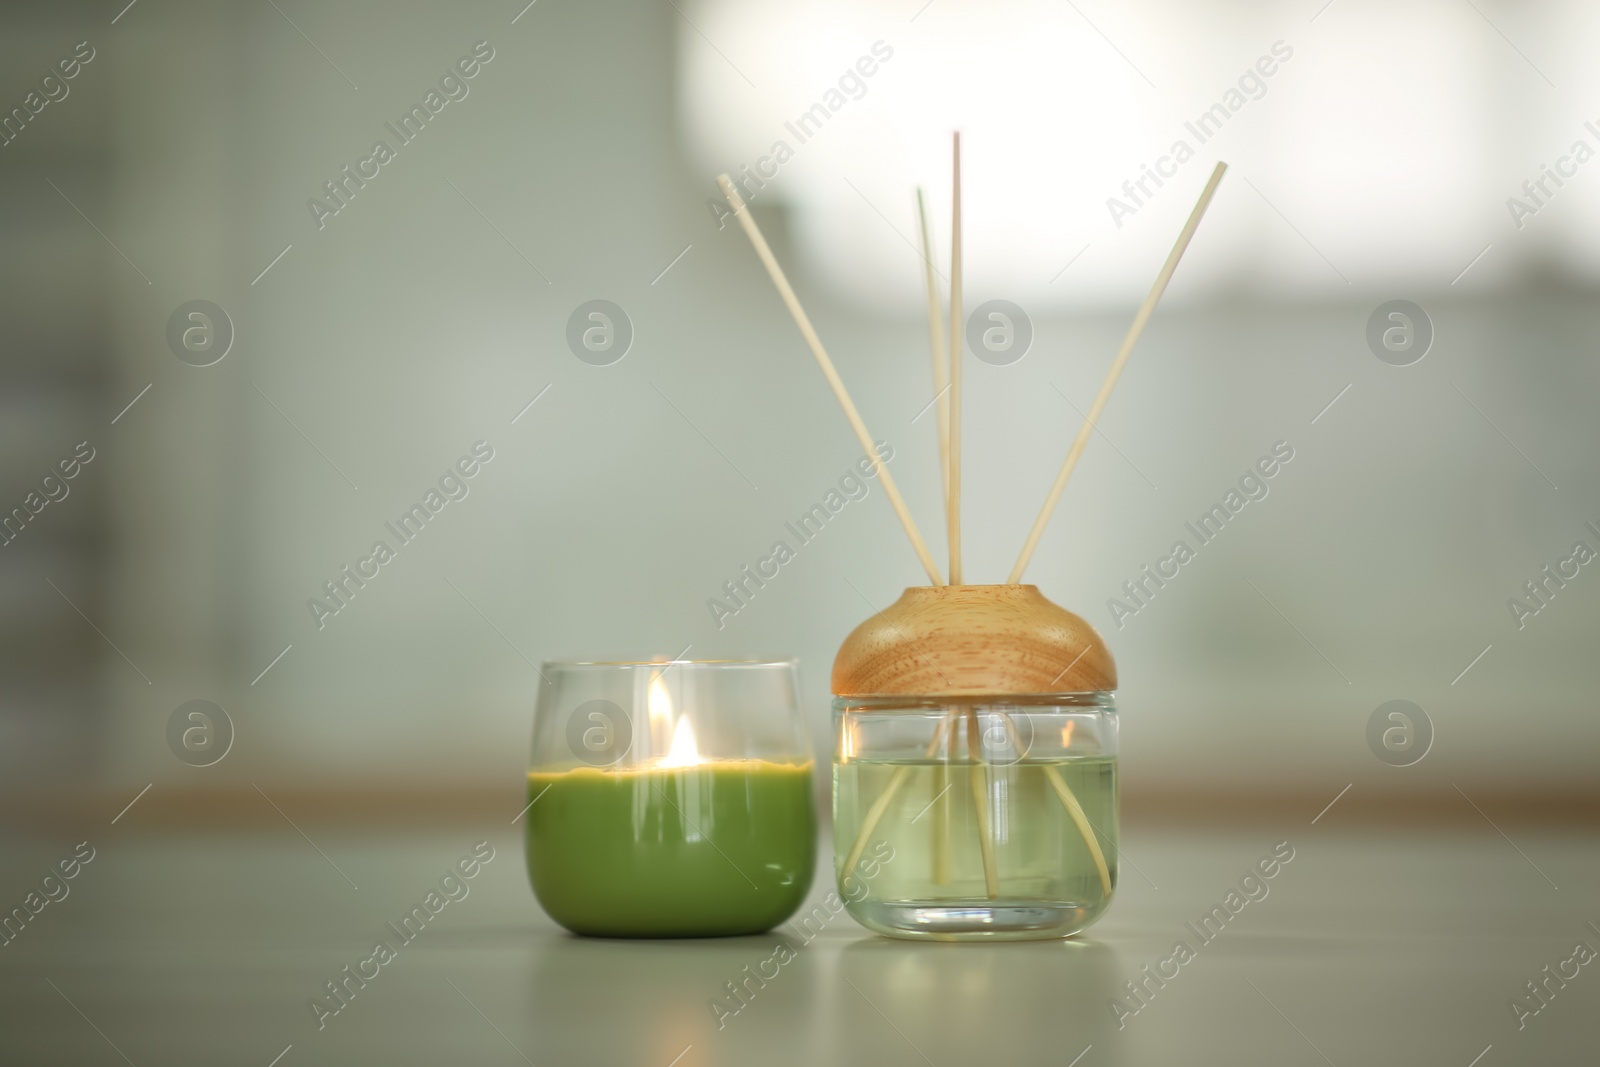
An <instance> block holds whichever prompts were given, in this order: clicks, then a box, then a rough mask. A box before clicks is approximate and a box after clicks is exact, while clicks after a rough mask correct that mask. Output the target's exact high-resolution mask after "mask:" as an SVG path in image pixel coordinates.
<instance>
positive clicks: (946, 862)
mask: <svg viewBox="0 0 1600 1067" xmlns="http://www.w3.org/2000/svg"><path fill="white" fill-rule="evenodd" d="M954 716H955V713H954V712H951V713H950V718H951V719H953V718H954ZM955 758H956V732H955V730H954V729H953V728H952V729H949V730H946V731H945V750H944V759H942V760H940V761H939V762H938V763H937V764H936V765H935V766H934V768H933V784H934V785H935V786H937V787H938V788H937V789H936V790H935V791H934V799H935V800H936V801H937V800H938V798H940V797H942V796H944V794H945V790H947V789H949V788H950V787H951V786H952V785H954V784H955V783H953V782H951V781H950V764H952V763H954V762H955ZM950 844H951V842H950V805H949V804H948V803H946V804H938V805H937V806H936V807H935V808H934V812H933V884H934V885H948V884H949V883H950Z"/></svg>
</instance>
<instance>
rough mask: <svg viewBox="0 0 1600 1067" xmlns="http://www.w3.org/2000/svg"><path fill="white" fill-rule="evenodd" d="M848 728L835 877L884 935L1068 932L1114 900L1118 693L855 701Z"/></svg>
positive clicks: (1000, 936)
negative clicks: (1115, 699)
mask: <svg viewBox="0 0 1600 1067" xmlns="http://www.w3.org/2000/svg"><path fill="white" fill-rule="evenodd" d="M834 726H835V753H834V767H833V818H834V829H833V832H834V856H835V875H836V877H837V879H838V882H839V891H840V896H841V897H842V898H843V899H844V901H845V904H846V907H848V909H849V911H850V914H851V915H852V916H853V917H854V918H855V919H856V921H858V922H859V923H861V924H862V925H863V926H865V927H867V928H868V929H869V930H873V931H875V932H877V933H880V934H886V935H889V936H891V937H905V938H919V939H929V940H944V941H970V940H1017V939H1025V938H1047V937H1066V936H1070V935H1072V934H1076V933H1078V932H1080V931H1082V930H1083V929H1085V928H1086V927H1088V926H1089V925H1090V924H1091V923H1093V922H1094V921H1095V920H1096V919H1097V918H1099V917H1100V915H1101V914H1102V913H1103V912H1104V911H1105V909H1106V907H1107V906H1108V905H1109V904H1110V902H1111V895H1112V893H1113V891H1114V890H1115V888H1116V884H1117V716H1116V706H1115V701H1114V697H1113V694H1112V693H1110V692H1093V693H1067V694H1062V693H1051V694H1039V695H1021V694H1008V695H1005V696H983V697H969V698H961V697H949V696H941V697H907V696H852V697H840V698H838V699H836V700H835V701H834ZM885 857H892V858H891V859H888V860H887V861H886V862H885V861H884V858H885Z"/></svg>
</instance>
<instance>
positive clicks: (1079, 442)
mask: <svg viewBox="0 0 1600 1067" xmlns="http://www.w3.org/2000/svg"><path fill="white" fill-rule="evenodd" d="M1227 169H1228V165H1227V164H1226V163H1220V162H1219V163H1218V164H1217V169H1216V170H1213V171H1212V172H1211V178H1210V180H1209V181H1207V182H1206V187H1205V189H1203V190H1202V191H1201V193H1200V199H1199V201H1198V202H1197V203H1196V204H1195V206H1194V210H1193V211H1192V212H1190V213H1189V221H1188V222H1186V223H1184V225H1183V231H1182V232H1181V233H1179V234H1178V240H1177V243H1176V244H1174V245H1173V246H1172V252H1171V253H1170V254H1168V256H1167V261H1166V263H1164V264H1162V267H1161V273H1160V274H1158V275H1156V280H1155V284H1154V285H1152V286H1151V287H1150V292H1149V294H1148V295H1146V296H1145V298H1144V303H1142V304H1140V305H1139V312H1138V314H1136V315H1134V317H1133V325H1131V326H1129V327H1128V334H1127V336H1126V337H1124V338H1123V339H1122V347H1121V348H1120V349H1118V350H1117V357H1116V359H1114V360H1112V362H1111V370H1110V371H1109V372H1108V373H1107V374H1106V379H1105V381H1104V382H1102V383H1101V384H1100V392H1099V394H1098V395H1097V396H1096V397H1095V398H1094V404H1093V406H1091V407H1090V408H1089V414H1088V415H1087V416H1086V417H1085V418H1084V420H1083V425H1082V426H1080V427H1079V428H1078V436H1077V437H1076V438H1075V439H1074V440H1073V442H1072V448H1071V449H1069V450H1068V452H1067V458H1066V461H1065V462H1064V463H1062V464H1061V472H1060V473H1059V474H1057V475H1056V481H1055V485H1053V486H1052V487H1051V489H1050V495H1049V496H1048V497H1046V498H1045V501H1044V507H1043V508H1041V509H1040V510H1039V517H1038V518H1037V519H1035V520H1034V521H1033V529H1032V530H1030V531H1029V533H1028V541H1027V543H1026V544H1024V545H1023V546H1022V554H1021V555H1020V556H1018V557H1017V565H1016V566H1015V567H1012V568H1011V576H1010V577H1009V578H1007V579H1006V582H1007V584H1010V585H1015V584H1017V583H1018V582H1020V581H1022V572H1023V571H1024V570H1026V569H1027V566H1028V561H1029V560H1030V559H1032V558H1033V551H1034V549H1036V548H1038V547H1039V538H1040V537H1041V536H1043V534H1044V528H1045V526H1046V524H1048V523H1049V521H1050V515H1051V513H1052V512H1053V511H1055V507H1056V503H1057V502H1058V501H1059V500H1060V499H1061V492H1062V490H1064V489H1065V488H1066V487H1067V479H1068V478H1070V477H1072V470H1073V468H1074V467H1076V466H1077V465H1078V457H1079V456H1081V455H1082V454H1083V449H1084V446H1085V445H1087V444H1088V443H1089V435H1090V434H1092V433H1093V432H1094V428H1095V424H1096V423H1097V422H1098V421H1099V419H1100V414H1101V412H1103V411H1104V410H1105V407H1106V401H1108V400H1110V399H1111V390H1112V389H1113V388H1115V387H1116V384H1117V379H1118V378H1119V377H1120V376H1121V375H1122V368H1123V367H1124V366H1126V365H1127V362H1128V357H1129V356H1130V355H1131V354H1132V353H1133V346H1134V345H1136V344H1138V343H1139V335H1140V334H1142V333H1144V328H1145V324H1146V323H1148V322H1149V321H1150V316H1151V315H1153V314H1154V313H1155V310H1156V304H1157V303H1158V302H1159V301H1160V300H1161V294H1162V293H1165V292H1166V291H1167V283H1168V282H1170V281H1171V280H1172V272H1173V271H1175V270H1177V269H1178V260H1180V259H1182V258H1183V253H1184V251H1185V250H1186V249H1187V248H1188V247H1189V241H1190V240H1191V239H1192V238H1193V237H1194V232H1195V230H1196V229H1198V228H1199V226H1200V220H1201V219H1202V218H1203V217H1204V216H1205V213H1206V208H1208V207H1210V206H1211V198H1212V196H1213V195H1214V194H1215V193H1216V191H1217V184H1218V183H1219V182H1221V181H1222V175H1223V172H1225V171H1226V170H1227ZM954 367H955V361H952V362H951V368H952V371H953V369H954ZM953 378H954V374H953V373H952V379H953ZM956 400H957V403H958V405H959V397H957V398H956ZM951 581H952V582H955V581H957V579H955V578H952V579H951Z"/></svg>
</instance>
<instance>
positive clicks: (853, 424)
mask: <svg viewBox="0 0 1600 1067" xmlns="http://www.w3.org/2000/svg"><path fill="white" fill-rule="evenodd" d="M717 184H718V185H720V186H721V187H722V195H723V196H725V197H727V199H728V206H729V207H731V208H732V209H733V213H734V216H735V217H736V218H738V220H739V224H740V225H741V226H743V227H744V232H745V236H747V237H749V238H750V243H751V245H753V246H754V247H755V250H756V255H757V256H759V257H760V259H761V263H762V265H763V266H765V267H766V268H767V274H768V275H769V276H770V277H771V278H772V284H773V285H774V286H775V287H776V288H777V290H778V295H779V296H780V297H782V298H783V302H784V304H785V305H787V306H788V308H789V314H790V315H792V316H794V322H795V325H796V326H798V327H800V334H801V336H802V337H804V338H805V341H806V344H807V345H808V346H809V347H810V349H811V354H812V355H813V356H815V357H816V359H817V365H818V366H819V367H821V368H822V375H823V377H825V378H827V379H828V385H829V386H830V387H831V388H832V389H833V395H834V397H835V398H836V399H837V400H838V401H839V406H840V407H842V408H843V409H844V415H845V418H846V419H848V420H849V422H850V428H851V429H852V430H854V431H855V434H856V440H857V441H859V442H860V443H861V448H862V450H863V451H864V452H865V453H866V454H867V456H868V457H869V458H870V459H871V460H872V465H873V466H874V467H876V468H877V472H878V480H879V481H880V482H882V483H883V492H884V495H885V496H887V497H888V498H889V503H890V505H891V506H892V507H893V508H894V513H895V515H896V516H897V517H898V518H899V519H900V525H901V526H903V527H905V531H906V536H907V537H909V538H910V539H911V547H912V548H913V549H914V550H915V551H916V553H917V559H918V560H919V561H921V563H922V569H923V570H925V571H927V572H928V580H929V581H930V582H931V583H932V584H934V585H943V584H944V579H943V578H942V577H941V576H940V574H939V566H938V564H936V563H935V562H934V561H933V556H932V555H930V554H929V552H928V546H927V545H926V544H924V543H923V540H922V535H921V534H920V533H918V532H917V524H916V521H915V520H913V519H912V518H911V512H910V511H909V510H907V508H906V502H905V500H904V498H902V497H901V496H900V487H899V486H897V485H895V482H894V477H893V476H892V475H891V474H890V473H889V468H888V466H887V465H885V464H884V462H883V459H882V457H880V456H879V455H878V451H877V449H876V448H875V447H873V443H872V435H871V434H870V433H868V432H867V424H866V423H865V422H863V421H862V419H861V413H860V412H859V411H857V410H856V405H855V401H853V400H851V399H850V393H849V391H848V390H846V389H845V387H844V381H843V380H842V379H840V377H839V372H838V371H837V370H835V369H834V366H833V360H831V359H829V358H828V353H827V350H826V349H824V348H823V347H822V339H821V338H819V337H818V336H817V331H816V330H815V329H814V328H813V327H812V325H811V319H810V318H809V317H807V315H806V312H805V309H804V308H802V307H801V306H800V300H799V298H798V297H796V296H795V295H794V289H793V288H792V287H791V286H790V285H789V279H788V278H787V277H785V276H784V273H783V268H782V267H780V266H779V265H778V260H777V257H775V256H774V255H773V254H772V249H771V248H770V247H768V246H767V239H766V238H765V237H763V236H761V230H760V228H759V227H757V226H756V222H755V219H754V218H752V217H751V216H750V211H749V209H748V208H746V207H745V203H744V200H743V198H742V197H740V196H739V191H738V190H737V189H735V188H734V187H733V182H732V181H731V180H730V179H729V178H728V176H727V175H726V174H723V175H719V176H718V178H717Z"/></svg>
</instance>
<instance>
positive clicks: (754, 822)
mask: <svg viewBox="0 0 1600 1067" xmlns="http://www.w3.org/2000/svg"><path fill="white" fill-rule="evenodd" d="M528 799H529V801H530V802H534V803H533V806H532V807H531V808H529V809H528V814H527V816H526V818H527V821H528V829H527V834H528V876H529V879H530V880H531V881H532V883H533V892H534V895H535V896H537V897H538V898H539V903H540V904H541V905H543V907H544V909H545V911H547V912H549V914H550V917H551V918H552V919H554V920H555V921H556V922H558V923H560V924H561V925H562V926H565V927H566V928H567V929H569V930H571V931H572V932H573V933H577V934H591V935H596V936H601V937H713V936H725V935H733V934H755V933H760V932H762V931H764V930H770V929H771V928H772V927H774V926H776V925H778V924H779V923H781V922H783V921H784V920H785V919H787V918H789V916H791V915H793V914H794V913H795V910H796V909H797V908H799V906H800V902H801V901H802V900H803V899H804V898H805V895H806V892H807V890H809V889H810V887H811V876H812V871H813V868H814V867H815V864H816V836H817V823H816V813H815V811H814V809H813V807H812V799H811V764H810V763H809V762H808V763H806V764H804V765H800V766H795V765H792V764H777V763H768V762H765V761H763V760H708V761H706V762H703V763H698V764H695V765H692V766H688V767H660V766H654V767H644V768H631V769H625V770H599V769H596V768H592V767H580V768H578V769H576V770H570V771H560V772H540V771H534V772H531V773H529V775H528Z"/></svg>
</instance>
